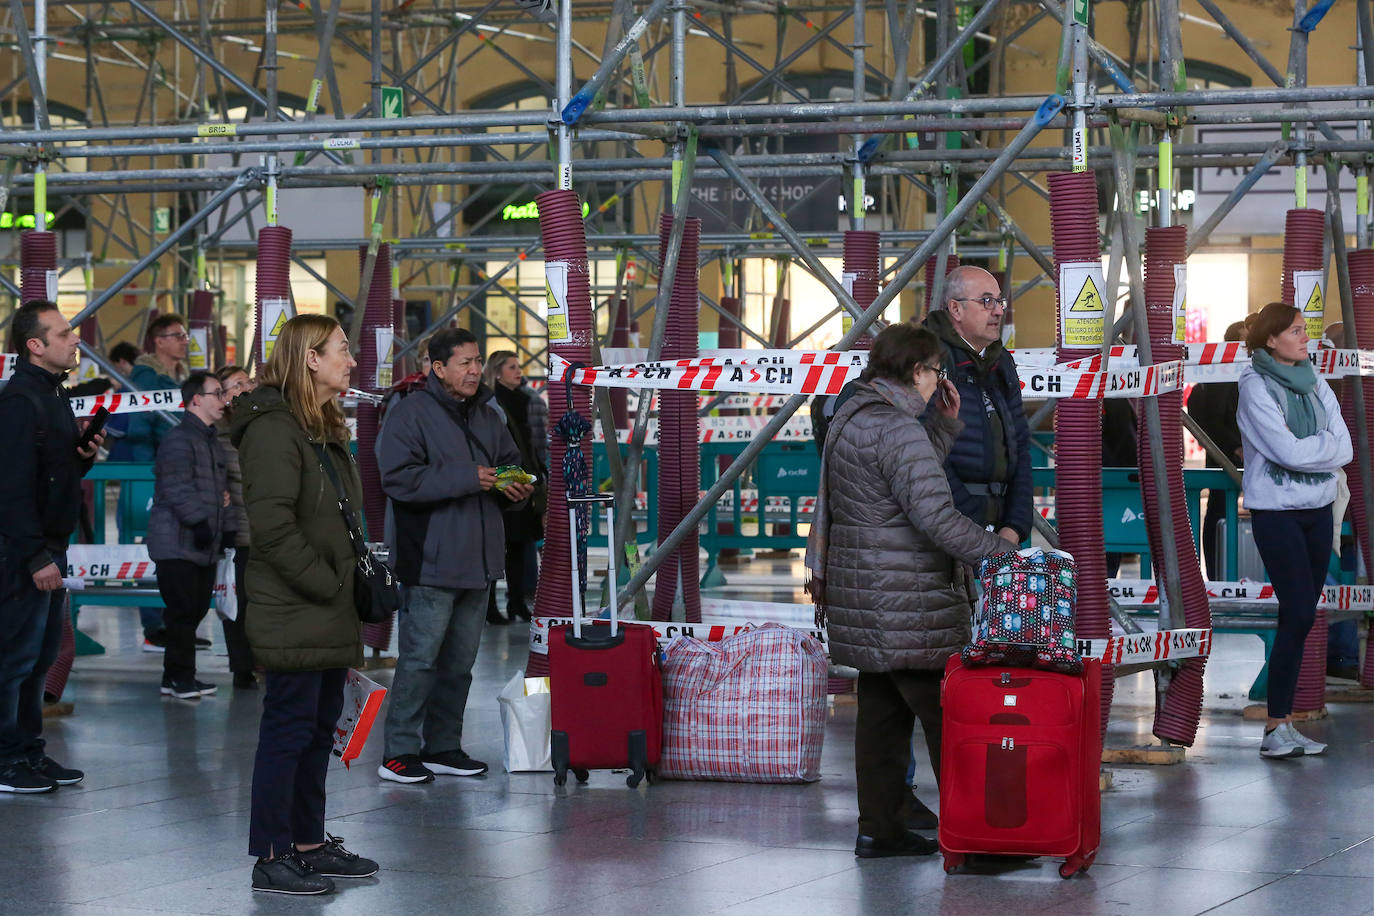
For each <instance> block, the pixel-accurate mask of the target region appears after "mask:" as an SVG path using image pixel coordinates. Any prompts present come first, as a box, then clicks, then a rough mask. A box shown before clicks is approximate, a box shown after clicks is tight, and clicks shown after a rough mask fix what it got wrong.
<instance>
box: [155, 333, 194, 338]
mask: <svg viewBox="0 0 1374 916" xmlns="http://www.w3.org/2000/svg"><path fill="white" fill-rule="evenodd" d="M157 336H158V337H170V338H171V339H172V340H190V339H191V335H190V334H187V333H186V332H185V331H177V332H176V333H175V334H159V335H157Z"/></svg>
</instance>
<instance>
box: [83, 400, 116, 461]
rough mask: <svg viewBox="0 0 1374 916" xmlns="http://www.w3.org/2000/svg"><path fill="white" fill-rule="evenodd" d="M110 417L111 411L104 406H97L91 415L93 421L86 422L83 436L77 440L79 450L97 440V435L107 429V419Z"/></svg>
mask: <svg viewBox="0 0 1374 916" xmlns="http://www.w3.org/2000/svg"><path fill="white" fill-rule="evenodd" d="M108 419H110V412H109V411H108V410H106V409H105V408H104V407H97V408H96V411H95V413H94V414H92V415H91V422H90V423H88V424H86V430H85V432H83V433H82V434H81V438H80V439H77V440H76V448H77V450H78V451H79V450H81V449H83V448H86V447H87V446H89V445H90V444H91V443H92V442H94V441H95V437H96V436H98V435H100V434H101V432H103V431H104V429H105V421H106V420H108Z"/></svg>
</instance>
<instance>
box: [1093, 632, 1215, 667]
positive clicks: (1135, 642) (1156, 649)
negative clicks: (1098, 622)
mask: <svg viewBox="0 0 1374 916" xmlns="http://www.w3.org/2000/svg"><path fill="white" fill-rule="evenodd" d="M1078 654H1079V655H1081V656H1083V657H1084V658H1098V659H1101V660H1102V661H1103V662H1104V663H1106V664H1109V665H1130V664H1135V663H1138V662H1158V661H1164V660H1166V659H1173V658H1206V657H1207V656H1209V655H1211V654H1212V631H1211V629H1210V628H1209V629H1191V630H1188V629H1184V630H1158V631H1156V632H1154V633H1132V634H1129V635H1126V636H1112V637H1110V638H1108V639H1080V640H1078Z"/></svg>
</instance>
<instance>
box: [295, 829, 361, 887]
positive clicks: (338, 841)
mask: <svg viewBox="0 0 1374 916" xmlns="http://www.w3.org/2000/svg"><path fill="white" fill-rule="evenodd" d="M296 855H298V856H300V857H301V859H303V860H304V861H305V864H307V865H309V866H310V867H311V868H313V869H314V870H315V874H317V875H323V876H324V877H326V878H371V877H372V876H373V875H375V874H377V869H378V865H377V863H376V862H373V861H372V860H371V859H364V858H363V857H362V856H360V855H358V854H357V853H356V852H349V851H348V850H347V849H344V846H343V837H341V836H334V835H333V834H332V833H326V834H325V843H324V845H323V846H320V847H318V848H317V849H311V850H310V851H308V852H301V851H300V850H297V851H296Z"/></svg>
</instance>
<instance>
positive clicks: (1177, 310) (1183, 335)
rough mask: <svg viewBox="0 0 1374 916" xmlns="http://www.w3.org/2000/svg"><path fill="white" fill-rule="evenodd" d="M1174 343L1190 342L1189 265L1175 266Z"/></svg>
mask: <svg viewBox="0 0 1374 916" xmlns="http://www.w3.org/2000/svg"><path fill="white" fill-rule="evenodd" d="M1173 317H1174V339H1173V341H1174V343H1176V344H1181V343H1186V342H1187V340H1188V265H1187V264H1175V265H1174V304H1173Z"/></svg>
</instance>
